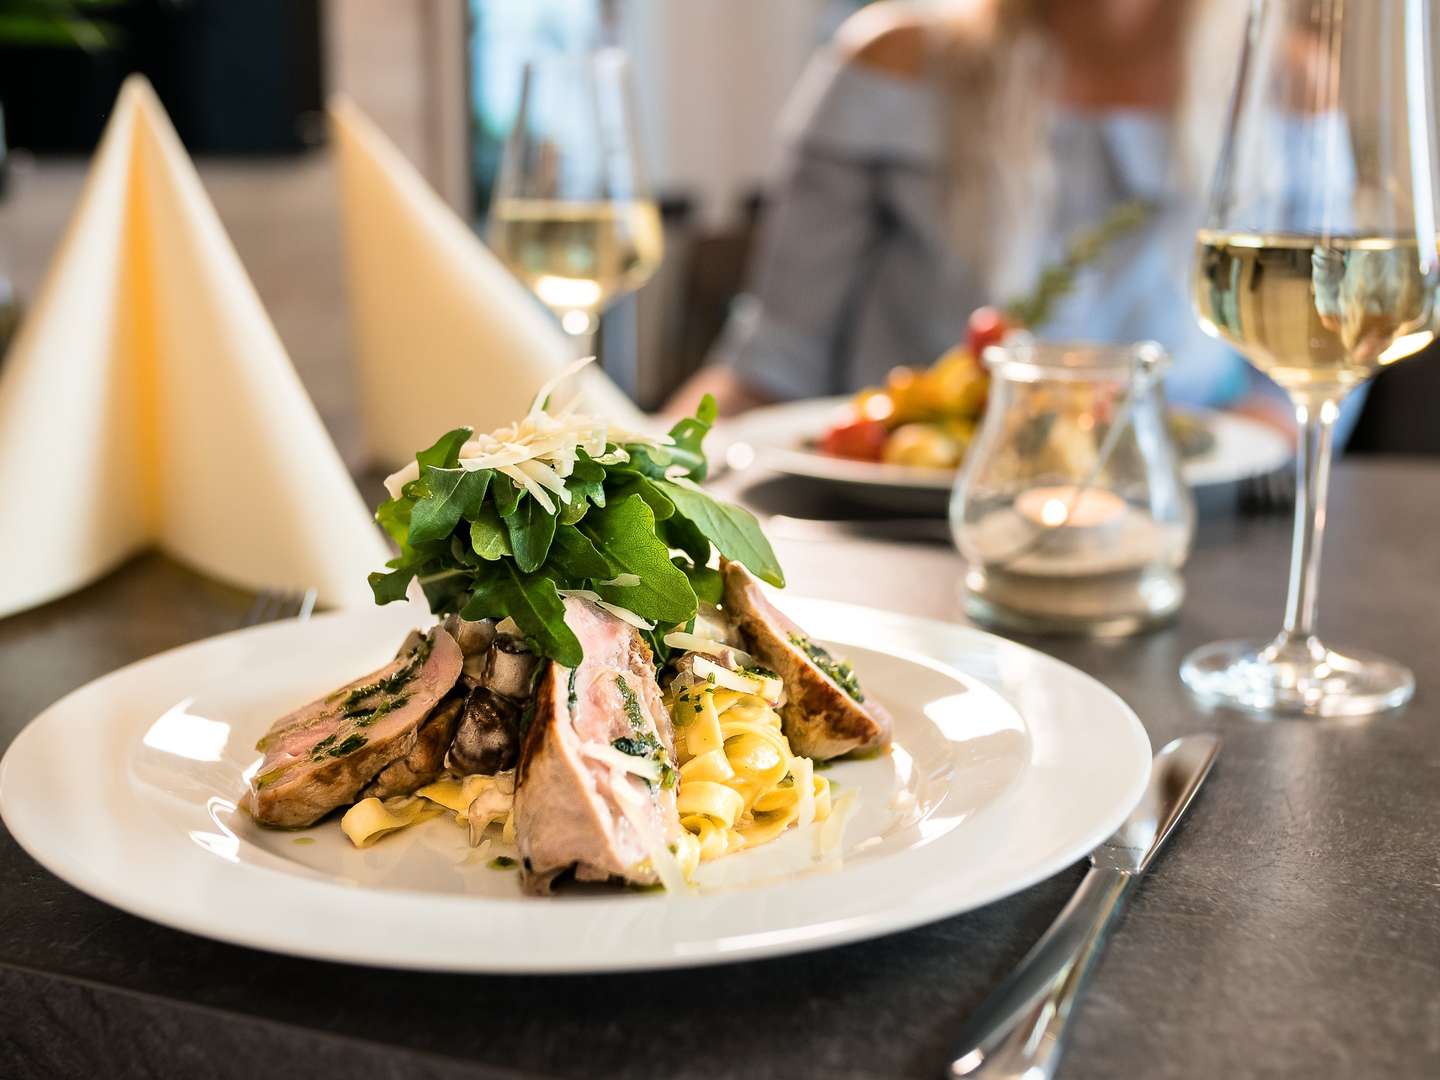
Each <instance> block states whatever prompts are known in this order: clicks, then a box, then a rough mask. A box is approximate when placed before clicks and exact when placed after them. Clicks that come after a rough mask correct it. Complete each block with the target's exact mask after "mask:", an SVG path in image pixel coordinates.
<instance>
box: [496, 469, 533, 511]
mask: <svg viewBox="0 0 1440 1080" xmlns="http://www.w3.org/2000/svg"><path fill="white" fill-rule="evenodd" d="M490 492H491V494H490V498H491V499H493V500H494V502H495V509H496V510H498V511H500V516H501V517H509V516H510V515H511V514H513V513H515V507H516V506H517V505H518V504H519V502H520V496H521V495H524V494H525V489H524V488H520V487H516V486H515V481H514V480H511V479H510V478H509V477H508V476H505V475H504V474H501V478H500V479H499V480H496V481H495V486H494V487H493V488H491V489H490Z"/></svg>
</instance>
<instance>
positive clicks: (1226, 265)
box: [1181, 0, 1437, 716]
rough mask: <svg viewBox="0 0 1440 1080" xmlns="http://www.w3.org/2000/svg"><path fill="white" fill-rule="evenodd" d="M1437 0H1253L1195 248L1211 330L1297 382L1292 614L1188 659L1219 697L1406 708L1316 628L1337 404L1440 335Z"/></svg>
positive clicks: (1397, 691) (1199, 290)
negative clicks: (1264, 637)
mask: <svg viewBox="0 0 1440 1080" xmlns="http://www.w3.org/2000/svg"><path fill="white" fill-rule="evenodd" d="M1430 9H1431V4H1430V3H1429V2H1428V0H1366V2H1364V3H1360V2H1358V0H1255V2H1254V4H1253V5H1252V7H1251V13H1250V24H1249V30H1248V34H1247V37H1246V43H1245V49H1244V53H1243V55H1242V58H1241V65H1240V73H1239V79H1238V82H1237V85H1236V90H1235V96H1234V98H1233V100H1232V103H1231V111H1230V116H1229V125H1228V129H1227V132H1226V136H1225V142H1224V145H1223V148H1222V151H1221V155H1220V161H1219V166H1218V168H1217V171H1216V176H1215V180H1214V187H1213V189H1212V192H1211V201H1210V207H1209V214H1208V219H1207V221H1206V224H1205V226H1204V228H1202V229H1201V230H1200V232H1199V234H1198V237H1197V240H1196V245H1195V262H1194V278H1193V286H1194V300H1195V309H1196V313H1197V316H1198V318H1199V320H1200V324H1201V326H1202V327H1203V328H1204V329H1205V330H1206V331H1207V332H1209V333H1211V334H1213V335H1215V336H1216V337H1219V338H1222V339H1224V340H1225V341H1228V342H1230V343H1231V344H1232V345H1234V346H1235V347H1236V348H1237V349H1238V350H1239V351H1240V352H1242V353H1243V354H1244V355H1245V357H1246V358H1247V359H1248V360H1249V361H1250V363H1251V364H1253V365H1254V366H1255V367H1257V368H1259V369H1260V370H1261V371H1263V372H1264V373H1265V374H1267V375H1269V376H1270V377H1271V378H1272V379H1274V380H1275V381H1276V382H1277V383H1279V384H1280V386H1281V387H1283V388H1284V389H1285V390H1286V392H1287V393H1288V394H1289V396H1290V398H1291V401H1292V402H1293V404H1294V407H1295V416H1296V419H1297V421H1298V426H1299V446H1298V455H1297V467H1298V471H1299V484H1298V492H1297V500H1296V503H1297V505H1296V513H1295V538H1294V545H1293V548H1292V552H1291V568H1290V586H1289V600H1288V603H1287V605H1286V609H1285V628H1284V629H1283V630H1282V631H1281V632H1280V634H1279V636H1278V637H1276V638H1275V639H1274V640H1272V641H1269V642H1263V641H1226V642H1219V643H1216V644H1212V645H1207V646H1205V647H1203V648H1201V649H1199V650H1197V651H1196V652H1194V653H1192V654H1191V655H1190V656H1189V657H1187V658H1186V660H1185V662H1184V664H1183V666H1182V667H1181V677H1182V678H1183V679H1184V681H1185V683H1186V685H1187V686H1189V688H1190V689H1191V690H1192V691H1193V692H1194V693H1195V694H1196V695H1197V696H1199V697H1200V698H1201V699H1202V700H1203V701H1205V702H1207V703H1210V704H1221V705H1230V706H1238V707H1241V708H1245V709H1250V710H1253V711H1257V712H1267V713H1271V712H1273V713H1295V714H1305V715H1310V716H1360V715H1367V714H1370V713H1374V712H1378V711H1381V710H1383V709H1386V708H1390V707H1393V706H1396V705H1400V704H1403V703H1404V702H1406V701H1407V700H1409V698H1410V696H1411V694H1412V693H1413V692H1414V686H1415V683H1414V678H1413V676H1412V675H1411V674H1410V672H1409V671H1408V670H1407V669H1406V668H1404V667H1402V666H1401V665H1399V664H1397V663H1394V662H1393V661H1390V660H1386V659H1384V658H1382V657H1379V656H1375V655H1372V654H1370V653H1365V652H1361V651H1359V650H1350V649H1344V650H1337V649H1332V648H1330V647H1328V646H1327V645H1326V644H1324V643H1323V642H1322V641H1321V640H1320V638H1319V637H1318V636H1317V634H1316V629H1315V612H1316V594H1317V590H1318V585H1319V576H1320V575H1319V570H1320V546H1321V540H1322V537H1323V534H1324V529H1325V495H1326V486H1327V482H1328V479H1329V473H1330V453H1331V445H1332V435H1333V431H1334V425H1335V420H1336V417H1337V416H1338V415H1339V412H1340V405H1341V402H1342V401H1343V400H1344V399H1345V398H1346V397H1347V396H1348V395H1349V394H1350V393H1351V392H1352V391H1353V390H1354V389H1355V388H1356V387H1357V386H1359V385H1360V384H1361V383H1363V382H1364V381H1365V380H1366V379H1368V378H1369V377H1370V376H1372V375H1373V374H1374V373H1375V372H1376V371H1377V370H1379V369H1380V368H1381V367H1382V366H1384V365H1385V364H1389V363H1391V362H1393V361H1396V360H1399V359H1401V358H1402V357H1405V356H1408V355H1410V354H1411V353H1414V352H1416V351H1418V350H1419V349H1421V348H1422V347H1424V346H1425V345H1427V344H1429V343H1430V342H1431V341H1432V340H1433V338H1434V336H1435V330H1434V326H1433V317H1434V314H1435V299H1436V297H1435V292H1436V286H1437V268H1436V261H1437V252H1436V231H1435V220H1436V175H1437V171H1436V157H1435V123H1434V120H1435V115H1434V109H1435V87H1434V85H1433V74H1432V63H1433V49H1432V36H1431V32H1432V26H1431V19H1430Z"/></svg>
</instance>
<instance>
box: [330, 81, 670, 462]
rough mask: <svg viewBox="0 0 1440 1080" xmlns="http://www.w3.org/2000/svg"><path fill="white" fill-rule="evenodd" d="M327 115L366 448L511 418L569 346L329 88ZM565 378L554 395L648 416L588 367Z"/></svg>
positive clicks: (388, 457)
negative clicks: (335, 159) (334, 159)
mask: <svg viewBox="0 0 1440 1080" xmlns="http://www.w3.org/2000/svg"><path fill="white" fill-rule="evenodd" d="M330 119H331V126H332V129H333V131H334V133H335V145H336V147H337V149H338V153H339V161H340V187H341V208H342V214H343V218H344V230H345V248H346V260H347V262H348V264H349V265H348V269H349V282H350V296H351V307H352V309H353V311H354V319H355V341H356V345H357V349H358V355H359V361H360V364H359V368H360V388H361V394H360V400H361V404H362V414H363V419H364V430H365V438H366V440H367V445H368V447H369V451H370V453H371V454H372V455H373V457H374V458H375V459H376V460H377V461H379V462H381V463H383V464H386V465H399V464H401V463H403V462H404V461H406V460H408V459H409V458H411V457H412V456H413V455H414V453H415V451H416V450H417V449H419V448H423V447H426V446H429V445H430V444H431V443H432V442H434V441H435V438H436V436H438V435H440V434H441V433H443V432H445V431H448V430H450V429H452V428H456V427H460V426H462V425H468V426H470V427H473V428H475V429H476V430H477V431H490V430H493V429H494V428H497V427H500V426H502V425H504V424H508V423H511V422H513V421H514V420H515V419H516V418H517V417H520V416H522V415H524V413H525V411H526V410H527V409H529V407H530V402H531V399H532V398H533V397H534V395H535V392H536V391H537V390H538V389H539V388H540V387H541V386H542V385H544V384H545V383H546V382H547V381H548V380H549V379H550V378H551V377H552V376H553V375H555V374H556V373H557V372H559V371H561V370H563V369H564V368H565V367H566V366H567V365H568V364H569V363H570V362H571V360H572V359H574V355H575V350H574V346H573V345H572V344H571V342H570V340H569V339H568V338H567V337H566V336H565V334H564V333H563V332H562V331H561V330H560V328H559V327H558V326H557V325H556V324H555V322H554V320H553V319H552V318H551V317H550V315H549V314H548V313H547V312H545V311H544V310H543V309H542V308H541V307H540V306H539V304H538V303H537V302H536V300H535V299H534V298H533V297H532V296H531V295H530V293H529V292H527V291H526V289H525V287H524V286H523V285H521V284H520V283H519V282H518V281H516V280H515V278H514V277H512V276H511V274H510V272H509V271H508V270H506V269H505V267H504V265H503V264H501V262H500V261H499V260H498V259H496V258H495V256H494V255H492V254H491V253H490V249H489V248H487V247H486V246H485V245H484V244H483V243H482V242H481V241H480V240H479V238H478V237H476V235H475V234H474V232H472V231H471V229H470V226H469V225H467V224H466V223H465V221H463V220H462V219H461V218H460V217H459V216H458V215H456V213H455V212H454V211H453V210H451V209H450V207H449V206H447V205H446V204H445V203H444V202H443V201H442V200H441V198H440V196H439V195H437V194H436V193H435V191H434V190H433V189H432V188H431V187H430V185H429V184H427V183H426V182H425V180H424V179H423V178H422V177H421V176H420V174H419V173H418V172H416V171H415V169H414V168H413V167H412V166H411V164H410V163H409V162H408V161H407V160H405V157H404V155H403V154H401V153H400V151H399V150H398V149H397V148H396V147H395V144H394V143H392V142H391V141H390V140H389V139H387V138H386V137H385V136H384V135H383V134H382V133H381V132H380V130H379V128H377V127H376V126H375V125H374V124H373V123H372V122H371V121H370V120H369V118H367V117H366V116H365V115H364V114H363V113H362V112H361V111H360V110H359V109H358V108H357V107H356V106H355V105H354V104H352V103H351V102H350V101H348V100H346V99H345V98H337V99H335V100H334V101H333V102H332V103H331V105H330ZM567 387H568V388H569V389H570V390H572V391H573V395H567V393H566V391H563V390H562V391H561V393H560V395H559V397H560V398H561V399H562V400H566V399H568V397H570V396H573V397H575V398H577V399H578V400H579V402H580V404H581V406H582V407H583V408H584V409H585V411H587V412H590V413H593V414H595V415H598V416H602V417H604V418H606V419H608V420H612V421H614V422H615V423H617V424H619V425H621V426H623V427H626V428H630V429H632V430H644V429H645V428H646V426H647V424H646V422H645V419H644V414H643V413H641V412H640V411H639V410H638V409H637V408H636V407H635V405H634V404H633V403H632V402H631V401H630V399H629V398H628V397H626V396H625V393H624V391H622V390H621V389H620V388H619V387H618V386H616V385H615V383H614V382H612V381H611V380H610V379H609V377H607V376H606V375H605V374H604V372H602V371H600V370H598V369H597V368H594V367H591V368H587V369H585V370H584V371H582V372H580V373H579V374H578V375H577V376H576V377H575V378H574V379H572V380H570V381H569V383H568V384H567Z"/></svg>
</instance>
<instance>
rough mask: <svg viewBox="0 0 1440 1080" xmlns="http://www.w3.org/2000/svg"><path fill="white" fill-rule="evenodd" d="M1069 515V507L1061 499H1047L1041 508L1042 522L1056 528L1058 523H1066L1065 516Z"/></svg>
mask: <svg viewBox="0 0 1440 1080" xmlns="http://www.w3.org/2000/svg"><path fill="white" fill-rule="evenodd" d="M1068 515H1069V509H1068V508H1067V507H1066V505H1065V503H1064V502H1063V501H1061V500H1060V499H1047V500H1046V501H1045V505H1044V506H1042V507H1041V508H1040V523H1041V524H1042V525H1048V526H1049V527H1050V528H1052V529H1053V528H1054V527H1055V526H1057V525H1063V524H1065V518H1066V517H1067V516H1068Z"/></svg>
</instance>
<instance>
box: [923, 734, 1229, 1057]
mask: <svg viewBox="0 0 1440 1080" xmlns="http://www.w3.org/2000/svg"><path fill="white" fill-rule="evenodd" d="M1219 752H1220V740H1219V738H1217V737H1216V736H1214V735H1187V736H1185V737H1184V738H1180V739H1175V740H1174V741H1172V742H1170V743H1167V744H1166V745H1165V746H1164V748H1162V749H1161V751H1160V752H1159V753H1158V754H1156V755H1155V760H1154V763H1153V765H1152V767H1151V770H1150V782H1149V783H1148V784H1146V786H1145V793H1144V794H1143V795H1142V796H1141V798H1140V802H1139V804H1138V805H1137V806H1136V807H1135V809H1134V810H1132V811H1131V813H1130V816H1129V817H1128V818H1126V819H1125V823H1124V824H1123V825H1121V826H1120V828H1119V829H1118V830H1117V831H1116V832H1115V834H1114V835H1113V836H1111V837H1110V839H1108V840H1106V841H1105V842H1104V843H1103V844H1101V845H1100V846H1099V847H1098V848H1096V849H1095V851H1094V852H1093V853H1092V854H1091V856H1090V869H1089V871H1088V872H1087V873H1086V874H1085V878H1084V880H1083V881H1081V883H1080V888H1079V889H1077V890H1076V892H1075V895H1074V896H1073V897H1071V899H1070V902H1069V903H1068V904H1066V905H1065V907H1064V909H1063V910H1062V911H1061V912H1060V914H1059V915H1058V916H1057V917H1056V919H1055V922H1054V923H1052V924H1051V926H1050V929H1049V930H1047V931H1045V934H1044V936H1043V937H1041V938H1040V940H1039V941H1038V942H1036V943H1035V947H1034V948H1032V949H1031V950H1030V952H1029V953H1027V954H1026V956H1025V959H1024V960H1022V961H1021V962H1020V966H1019V967H1017V968H1016V969H1015V970H1014V971H1013V972H1011V974H1010V976H1009V977H1008V978H1007V979H1006V980H1005V981H1004V982H1003V983H1001V985H1000V986H999V988H998V989H997V990H996V991H995V993H993V994H992V995H991V996H990V997H989V998H988V999H987V1000H986V1001H985V1002H984V1004H982V1005H981V1006H980V1008H979V1009H978V1010H976V1012H975V1014H974V1015H973V1016H971V1017H970V1019H969V1021H968V1022H967V1023H966V1025H965V1027H964V1028H963V1029H962V1031H961V1034H960V1039H959V1045H960V1052H959V1053H958V1054H957V1055H956V1057H955V1059H954V1060H953V1061H951V1063H950V1065H949V1067H948V1068H947V1070H946V1073H945V1075H946V1076H947V1077H949V1078H950V1080H962V1078H963V1080H977V1078H979V1080H1004V1078H1008V1077H1013V1078H1016V1080H1019V1078H1021V1077H1023V1078H1024V1080H1049V1078H1050V1077H1053V1076H1054V1075H1055V1069H1056V1068H1057V1067H1058V1066H1059V1063H1060V1055H1061V1053H1062V1051H1063V1050H1064V1044H1065V1035H1066V1029H1067V1027H1068V1022H1069V1019H1070V1014H1071V1011H1072V1010H1073V1009H1074V1006H1075V1002H1076V1000H1077V999H1078V998H1079V996H1080V994H1081V992H1082V991H1083V990H1084V988H1085V983H1086V980H1087V978H1088V976H1089V974H1090V972H1091V970H1092V969H1093V967H1094V966H1095V962H1096V960H1097V959H1098V958H1099V956H1100V953H1101V950H1102V949H1103V948H1104V944H1105V935H1106V932H1107V931H1108V930H1109V928H1110V927H1111V925H1113V924H1114V922H1115V919H1116V916H1118V915H1119V913H1120V911H1121V910H1122V909H1123V908H1124V906H1125V902H1126V900H1127V899H1128V898H1129V896H1130V893H1131V892H1132V891H1133V890H1134V888H1135V883H1136V882H1137V881H1139V880H1140V877H1141V875H1143V874H1144V873H1145V871H1146V870H1148V869H1149V868H1150V865H1151V863H1153V862H1154V860H1155V855H1156V853H1157V852H1158V851H1159V850H1160V848H1161V847H1162V846H1164V844H1165V841H1166V840H1167V839H1169V837H1170V834H1171V833H1172V832H1174V830H1175V825H1176V823H1177V822H1179V820H1180V818H1181V817H1182V816H1183V815H1184V813H1185V811H1186V809H1187V808H1188V807H1189V806H1190V803H1191V802H1192V801H1193V800H1194V798H1195V793H1196V792H1197V791H1199V790H1200V785H1201V784H1203V783H1204V782H1205V777H1206V776H1208V775H1209V774H1210V768H1211V766H1212V765H1214V763H1215V756H1216V754H1218V753H1219Z"/></svg>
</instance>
